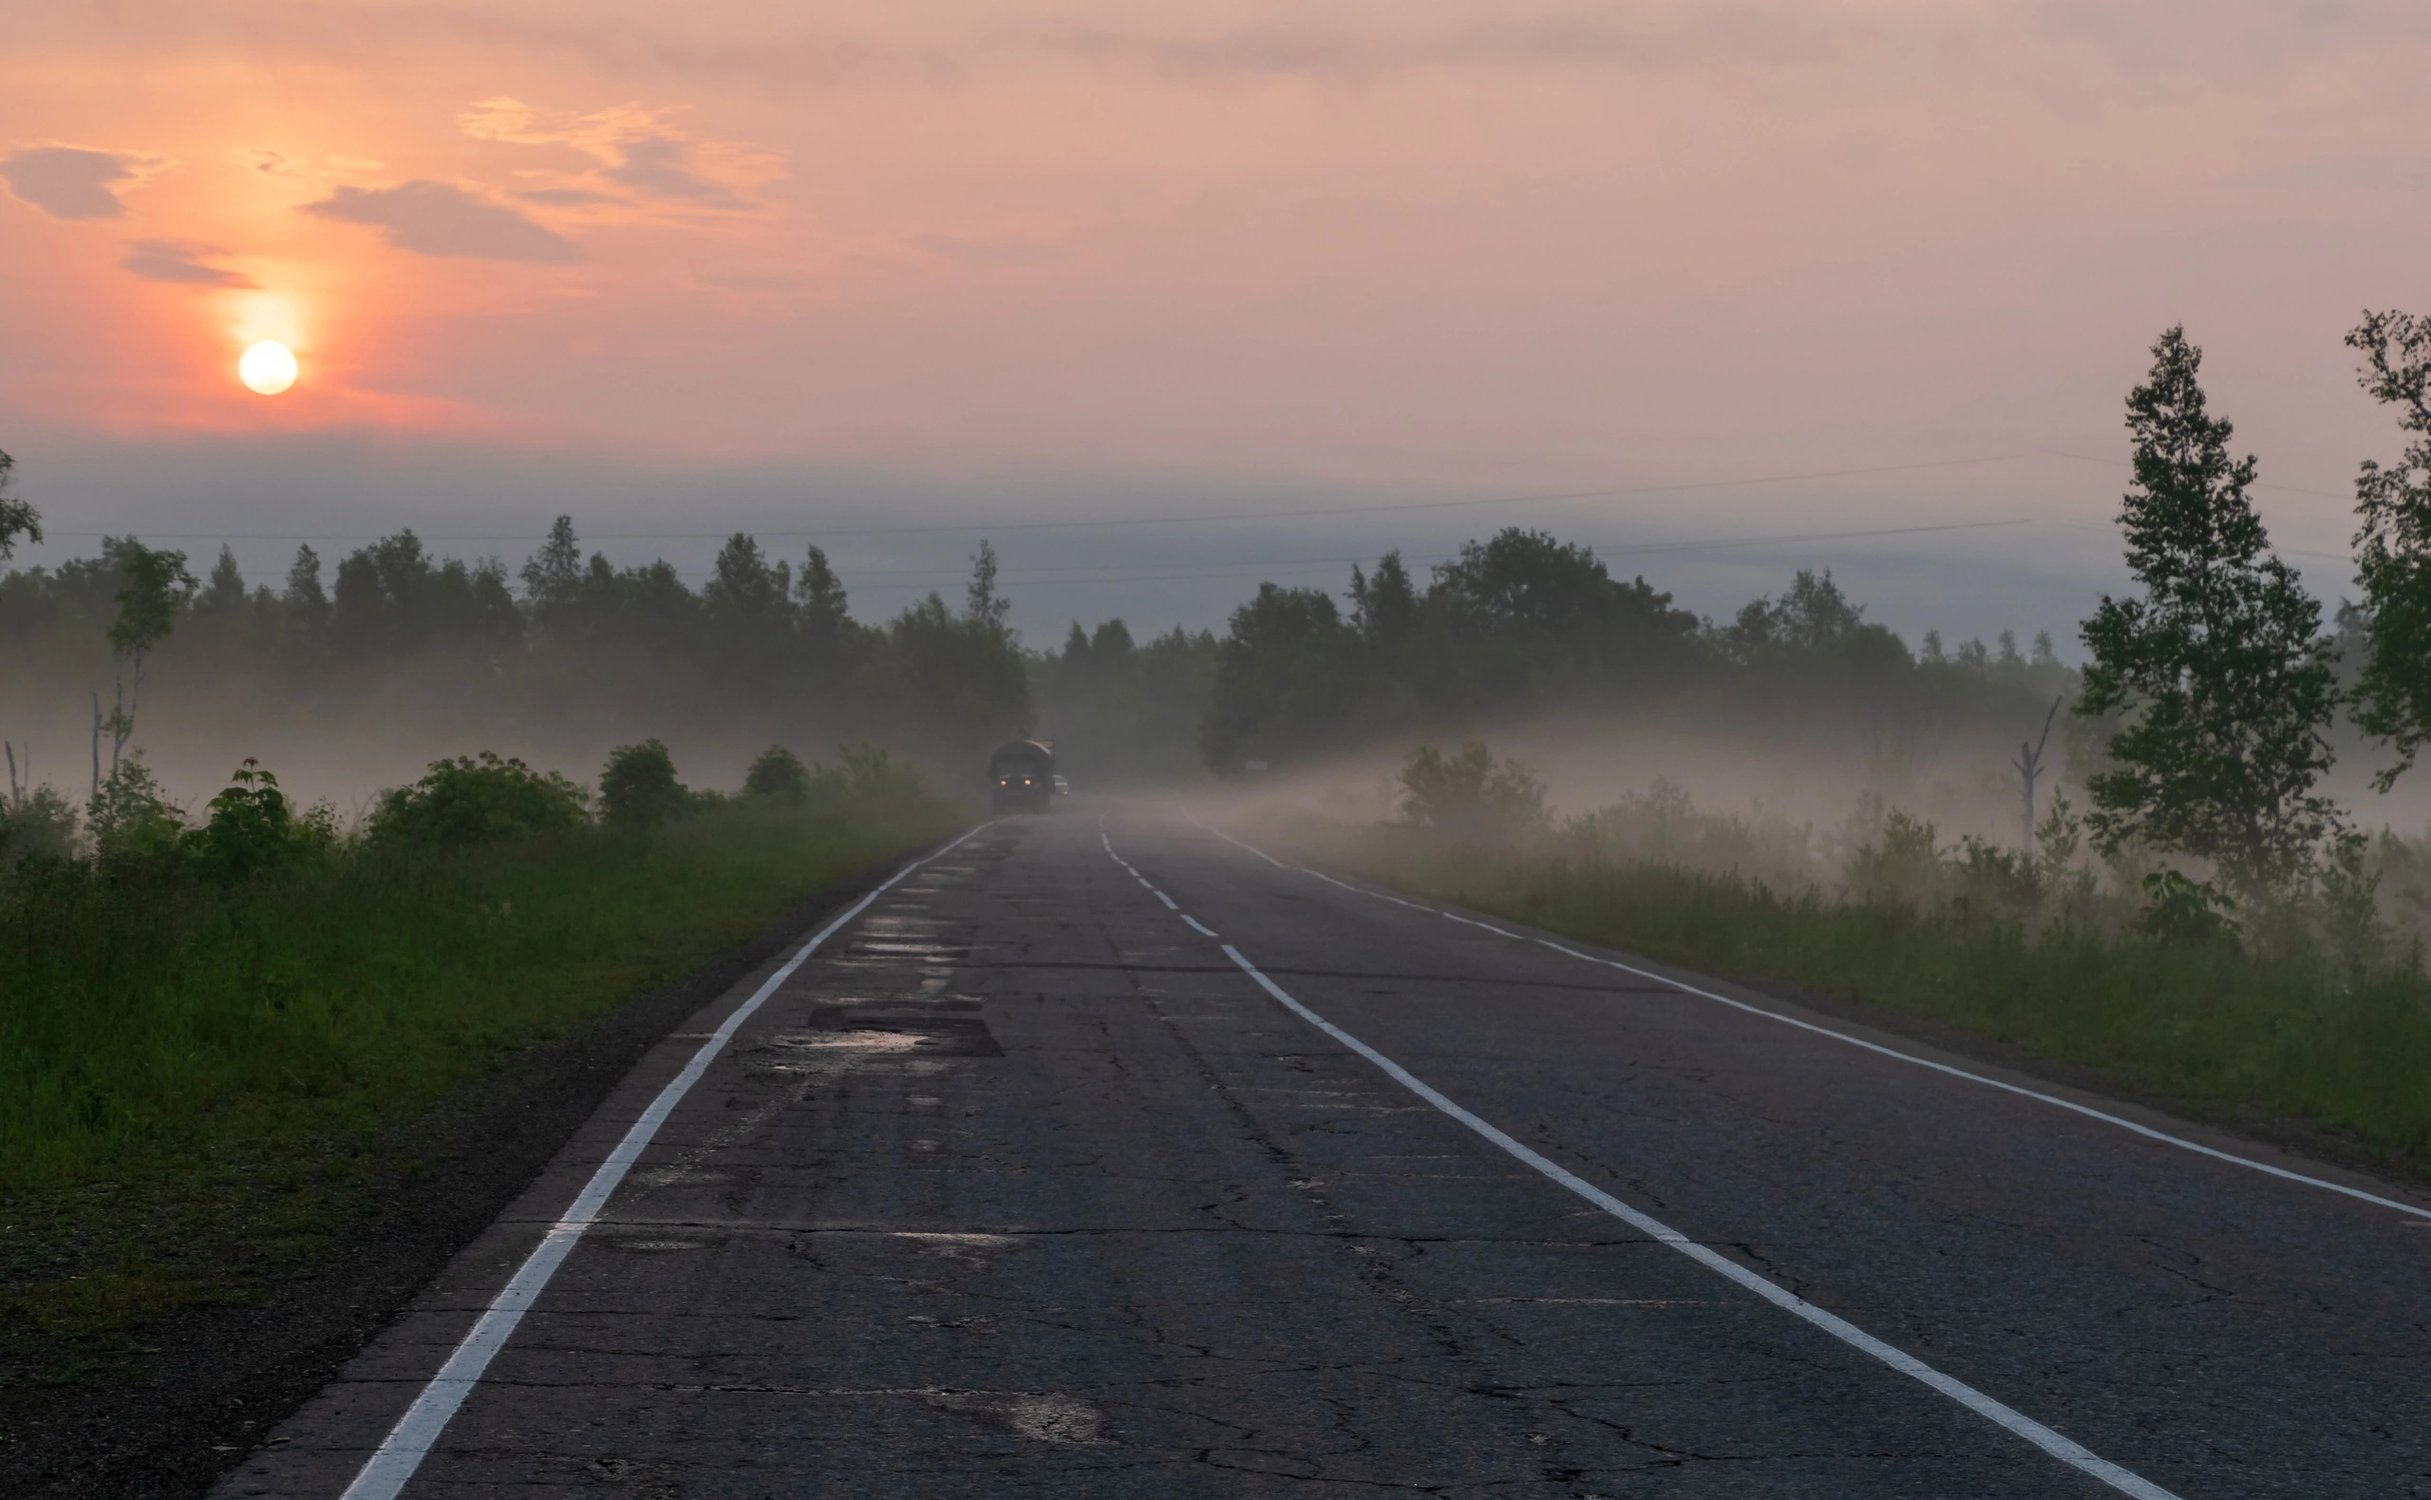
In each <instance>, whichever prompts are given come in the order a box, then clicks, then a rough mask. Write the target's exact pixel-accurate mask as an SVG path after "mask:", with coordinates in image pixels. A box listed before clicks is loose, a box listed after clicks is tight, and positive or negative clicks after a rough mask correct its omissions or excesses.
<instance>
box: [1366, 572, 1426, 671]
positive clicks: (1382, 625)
mask: <svg viewBox="0 0 2431 1500" xmlns="http://www.w3.org/2000/svg"><path fill="white" fill-rule="evenodd" d="M1418 608H1419V606H1418V592H1417V589H1416V588H1415V587H1414V586H1413V585H1412V584H1411V582H1410V570H1409V569H1408V568H1406V567H1404V566H1402V562H1401V553H1400V552H1399V551H1393V552H1387V553H1386V554H1384V556H1383V557H1381V558H1378V559H1377V561H1376V572H1375V576H1373V577H1369V576H1367V575H1365V574H1363V573H1361V572H1360V571H1359V570H1358V569H1357V568H1353V569H1351V624H1352V625H1353V626H1354V627H1355V628H1356V629H1357V630H1358V632H1359V635H1360V637H1361V638H1362V639H1363V640H1365V641H1366V642H1367V643H1368V644H1369V645H1370V646H1373V647H1375V648H1376V649H1377V650H1378V651H1381V652H1383V653H1385V654H1386V655H1387V656H1388V657H1390V656H1392V655H1394V654H1396V653H1398V652H1399V651H1400V650H1401V648H1402V647H1404V646H1406V645H1407V644H1408V643H1409V641H1410V638H1411V637H1412V636H1414V635H1416V634H1417V631H1418Z"/></svg>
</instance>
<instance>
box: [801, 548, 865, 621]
mask: <svg viewBox="0 0 2431 1500" xmlns="http://www.w3.org/2000/svg"><path fill="white" fill-rule="evenodd" d="M793 588H794V597H795V598H796V599H797V600H799V601H800V603H801V608H802V629H803V631H804V632H805V633H806V634H808V635H809V636H810V637H811V639H813V640H817V641H828V640H834V639H835V638H837V637H839V636H841V635H843V634H844V627H845V626H847V625H849V624H851V623H852V616H851V615H850V614H849V613H847V612H846V609H845V604H846V600H845V595H844V585H843V584H842V583H841V582H840V581H838V580H837V578H836V570H835V569H834V568H832V567H830V566H829V565H828V562H827V553H826V551H825V549H823V548H821V547H820V546H818V545H817V544H816V543H813V544H812V545H811V548H810V550H809V552H807V553H806V554H804V556H803V558H802V576H801V578H800V579H799V580H797V581H796V582H795V584H794V586H793Z"/></svg>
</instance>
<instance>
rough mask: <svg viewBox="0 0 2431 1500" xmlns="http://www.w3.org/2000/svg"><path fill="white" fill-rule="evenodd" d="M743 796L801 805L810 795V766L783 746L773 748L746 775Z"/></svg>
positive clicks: (763, 754) (766, 751)
mask: <svg viewBox="0 0 2431 1500" xmlns="http://www.w3.org/2000/svg"><path fill="white" fill-rule="evenodd" d="M743 795H744V796H746V797H773V798H775V799H776V800H778V801H780V802H784V803H788V804H790V805H793V806H800V805H801V803H802V801H803V799H804V798H806V797H808V796H809V795H810V767H808V766H806V765H804V764H802V757H800V756H798V755H796V754H794V753H793V752H792V751H791V750H788V749H786V748H785V747H784V746H783V745H771V746H769V747H768V748H767V749H765V750H763V751H761V752H760V754H759V758H758V759H757V760H754V761H753V762H752V763H751V769H750V770H748V771H746V772H744V773H743Z"/></svg>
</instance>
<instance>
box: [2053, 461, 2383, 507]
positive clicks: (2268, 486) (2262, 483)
mask: <svg viewBox="0 0 2431 1500" xmlns="http://www.w3.org/2000/svg"><path fill="white" fill-rule="evenodd" d="M2035 452H2037V453H2040V454H2042V455H2043V456H2044V457H2046V458H2073V459H2075V460H2076V461H2077V462H2078V463H2081V464H2100V465H2102V466H2103V467H2104V468H2107V469H2132V468H2134V467H2135V464H2134V462H2133V461H2132V460H2129V459H2124V458H2101V457H2098V456H2096V455H2094V454H2091V453H2070V452H2068V451H2066V450H2065V449H2061V448H2037V449H2036V450H2035ZM2254 488H2255V489H2258V490H2279V491H2281V492H2283V493H2285V494H2290V495H2310V496H2312V497H2313V498H2314V499H2316V500H2337V501H2341V502H2346V501H2351V500H2353V499H2354V498H2355V497H2354V496H2353V495H2342V494H2339V493H2338V492H2337V491H2335V490H2309V489H2306V488H2305V487H2304V486H2302V485H2298V484H2273V483H2271V482H2270V481H2269V480H2267V479H2257V480H2255V481H2254Z"/></svg>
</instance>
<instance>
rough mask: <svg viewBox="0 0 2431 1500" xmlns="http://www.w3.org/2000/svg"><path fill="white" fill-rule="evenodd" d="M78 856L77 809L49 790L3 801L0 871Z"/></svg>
mask: <svg viewBox="0 0 2431 1500" xmlns="http://www.w3.org/2000/svg"><path fill="white" fill-rule="evenodd" d="M75 852H76V809H75V808H74V807H73V806H71V805H70V804H69V802H68V800H67V799H66V798H65V797H62V796H60V795H59V793H58V792H56V791H54V790H52V789H51V788H50V787H47V786H37V787H33V788H31V789H29V790H25V791H19V792H14V793H11V794H10V795H8V796H6V797H0V867H5V866H8V865H14V864H18V863H21V862H23V861H26V860H60V859H66V858H68V857H69V856H70V855H72V854H74V853H75Z"/></svg>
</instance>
